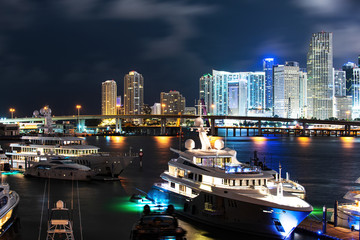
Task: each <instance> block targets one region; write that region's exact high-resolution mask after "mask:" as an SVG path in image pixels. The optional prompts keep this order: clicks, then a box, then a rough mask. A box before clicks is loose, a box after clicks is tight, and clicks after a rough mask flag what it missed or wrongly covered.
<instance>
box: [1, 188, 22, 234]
mask: <svg viewBox="0 0 360 240" xmlns="http://www.w3.org/2000/svg"><path fill="white" fill-rule="evenodd" d="M19 201H20V197H19V195H18V194H17V193H16V192H15V191H12V190H10V186H9V184H7V183H1V184H0V237H1V236H2V235H3V234H4V233H5V232H6V230H8V229H9V228H10V226H11V225H12V224H13V223H14V221H15V220H16V213H17V207H18V205H19Z"/></svg>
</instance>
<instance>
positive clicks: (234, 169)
mask: <svg viewBox="0 0 360 240" xmlns="http://www.w3.org/2000/svg"><path fill="white" fill-rule="evenodd" d="M259 172H260V169H259V168H257V167H245V166H242V165H234V166H233V165H227V166H225V173H259Z"/></svg>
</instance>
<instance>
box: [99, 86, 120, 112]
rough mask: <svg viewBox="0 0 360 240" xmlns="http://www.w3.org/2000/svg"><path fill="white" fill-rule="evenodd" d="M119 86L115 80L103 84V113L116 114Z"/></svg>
mask: <svg viewBox="0 0 360 240" xmlns="http://www.w3.org/2000/svg"><path fill="white" fill-rule="evenodd" d="M116 98H117V87H116V82H115V81H114V80H107V81H105V82H103V83H102V84H101V114H102V115H116Z"/></svg>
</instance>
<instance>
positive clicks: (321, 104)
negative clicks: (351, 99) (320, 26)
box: [307, 32, 333, 119]
mask: <svg viewBox="0 0 360 240" xmlns="http://www.w3.org/2000/svg"><path fill="white" fill-rule="evenodd" d="M332 69H333V45H332V33H331V32H319V33H313V34H312V37H311V41H310V46H309V52H308V54H307V75H308V117H315V118H317V119H328V118H330V117H332V115H333V89H332V85H333V71H332Z"/></svg>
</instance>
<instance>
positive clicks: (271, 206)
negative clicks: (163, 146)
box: [149, 118, 312, 239]
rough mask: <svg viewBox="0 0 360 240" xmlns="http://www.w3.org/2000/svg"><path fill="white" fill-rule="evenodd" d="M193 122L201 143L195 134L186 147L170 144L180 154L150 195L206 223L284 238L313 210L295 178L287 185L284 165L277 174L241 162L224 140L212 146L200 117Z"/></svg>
mask: <svg viewBox="0 0 360 240" xmlns="http://www.w3.org/2000/svg"><path fill="white" fill-rule="evenodd" d="M195 124H196V126H197V130H198V132H199V137H200V141H201V145H202V146H201V149H194V147H195V143H194V141H193V140H191V139H189V140H187V141H186V143H185V147H186V148H187V150H186V151H180V150H175V149H171V150H172V151H174V152H176V153H177V154H179V157H178V158H177V159H172V160H170V161H169V163H168V165H169V169H168V170H167V171H165V172H164V173H162V174H161V178H162V179H163V180H165V182H164V183H160V184H155V185H154V187H153V188H152V189H151V190H150V192H149V197H150V198H151V199H154V200H155V201H157V202H164V203H166V204H174V205H175V206H178V208H180V210H181V211H180V212H179V211H178V213H179V214H182V215H184V216H187V217H190V218H191V219H193V220H196V221H200V222H202V223H205V224H209V225H213V226H217V227H221V228H225V229H230V230H236V231H242V232H247V233H251V234H256V235H264V236H267V237H273V238H280V239H284V238H286V237H287V236H288V235H289V234H290V233H291V232H292V231H293V230H294V228H295V227H296V226H297V225H298V224H299V223H300V222H301V221H302V220H303V219H304V218H305V217H306V216H307V215H308V214H310V212H311V211H312V206H311V205H310V204H308V203H307V202H305V201H304V200H302V199H301V198H299V197H297V196H295V195H293V193H294V192H293V191H291V190H290V188H291V189H292V188H293V187H295V185H296V184H293V185H292V186H291V187H290V188H289V187H287V188H286V189H285V188H284V185H283V184H284V180H283V179H282V178H281V167H280V169H279V174H277V175H276V177H275V179H274V176H273V173H274V171H263V170H262V169H261V167H259V166H251V165H247V164H241V163H240V162H238V161H237V159H236V151H235V150H232V149H229V148H224V144H223V142H222V141H221V140H217V141H215V144H214V145H215V148H212V146H211V144H210V141H209V139H208V137H207V133H206V129H205V128H204V127H203V121H202V119H201V118H198V119H197V120H196V121H195ZM290 183H291V184H292V183H293V182H290V181H289V180H288V184H290ZM288 186H289V185H288ZM300 186H301V185H299V186H298V188H299V189H298V191H299V192H301V190H302V189H301V187H302V186H301V187H300ZM295 188H296V187H295ZM295 192H296V191H295Z"/></svg>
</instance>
